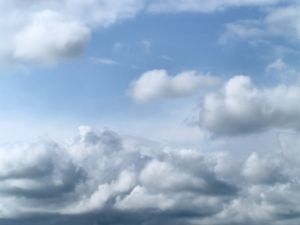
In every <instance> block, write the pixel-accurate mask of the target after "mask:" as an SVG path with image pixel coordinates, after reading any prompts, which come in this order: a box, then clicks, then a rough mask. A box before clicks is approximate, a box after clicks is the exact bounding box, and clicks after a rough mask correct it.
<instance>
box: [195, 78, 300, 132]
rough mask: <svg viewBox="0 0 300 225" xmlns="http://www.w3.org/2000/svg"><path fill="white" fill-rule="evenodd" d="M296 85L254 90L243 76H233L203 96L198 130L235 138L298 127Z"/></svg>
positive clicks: (299, 95)
mask: <svg viewBox="0 0 300 225" xmlns="http://www.w3.org/2000/svg"><path fill="white" fill-rule="evenodd" d="M299 101H300V88H299V84H297V83H295V84H293V85H287V84H278V85H276V86H274V87H268V88H257V87H255V86H254V84H252V82H251V79H250V78H249V77H247V76H243V75H240V76H234V77H232V78H231V79H230V80H228V81H227V82H226V83H225V84H224V86H223V88H221V89H220V90H219V91H217V92H214V93H209V94H207V95H206V96H205V98H204V100H203V103H202V104H201V111H200V127H201V128H204V129H207V130H208V131H210V132H212V133H214V134H221V135H239V134H245V133H252V132H260V131H265V130H271V129H288V130H289V129H292V130H298V129H299V128H300V107H299V104H297V102H299Z"/></svg>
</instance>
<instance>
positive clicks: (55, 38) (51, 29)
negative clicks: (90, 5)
mask: <svg viewBox="0 0 300 225" xmlns="http://www.w3.org/2000/svg"><path fill="white" fill-rule="evenodd" d="M89 38H90V29H89V28H88V27H86V26H85V25H83V24H81V23H80V22H75V21H65V19H64V18H63V16H62V15H60V14H58V13H56V12H53V11H43V12H40V13H38V14H37V15H35V16H34V19H33V22H32V23H31V24H29V25H27V26H25V27H24V28H22V29H21V30H20V31H18V32H17V33H16V34H15V36H14V40H13V46H14V49H13V58H14V59H15V60H17V61H25V62H27V61H29V62H36V63H54V62H56V61H57V60H61V59H63V58H71V57H73V56H76V55H78V54H80V53H81V52H82V51H83V49H84V47H85V44H86V43H87V41H88V39H89Z"/></svg>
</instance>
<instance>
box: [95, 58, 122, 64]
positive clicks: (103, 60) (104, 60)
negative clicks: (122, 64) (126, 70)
mask: <svg viewBox="0 0 300 225" xmlns="http://www.w3.org/2000/svg"><path fill="white" fill-rule="evenodd" d="M91 61H92V62H93V63H95V64H103V65H118V62H116V61H115V60H112V59H108V58H91Z"/></svg>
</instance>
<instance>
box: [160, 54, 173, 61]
mask: <svg viewBox="0 0 300 225" xmlns="http://www.w3.org/2000/svg"><path fill="white" fill-rule="evenodd" d="M159 58H161V59H163V60H166V61H174V59H173V58H172V57H170V56H168V55H161V56H160V57H159Z"/></svg>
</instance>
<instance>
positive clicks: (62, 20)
mask: <svg viewBox="0 0 300 225" xmlns="http://www.w3.org/2000/svg"><path fill="white" fill-rule="evenodd" d="M142 6H143V2H142V1H136V0H122V1H107V0H101V1H95V0H88V1H82V0H76V1H70V0H63V1H56V0H55V1H26V3H25V2H24V1H20V0H14V1H9V2H7V1H0V7H1V16H0V19H1V21H2V22H1V23H0V27H1V28H2V29H1V39H0V40H1V43H2V44H0V58H1V60H2V61H6V62H34V63H43V64H51V63H56V62H58V61H60V60H62V59H66V58H72V57H74V56H77V55H79V54H80V53H82V51H83V50H84V47H85V45H86V44H87V42H88V40H89V38H90V35H91V33H92V31H93V30H95V29H101V28H106V27H108V26H111V25H112V24H114V23H116V22H118V21H121V20H124V19H128V18H132V17H134V16H135V15H136V13H137V12H138V11H139V10H140V9H141V7H142ZM87 12H88V13H87Z"/></svg>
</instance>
